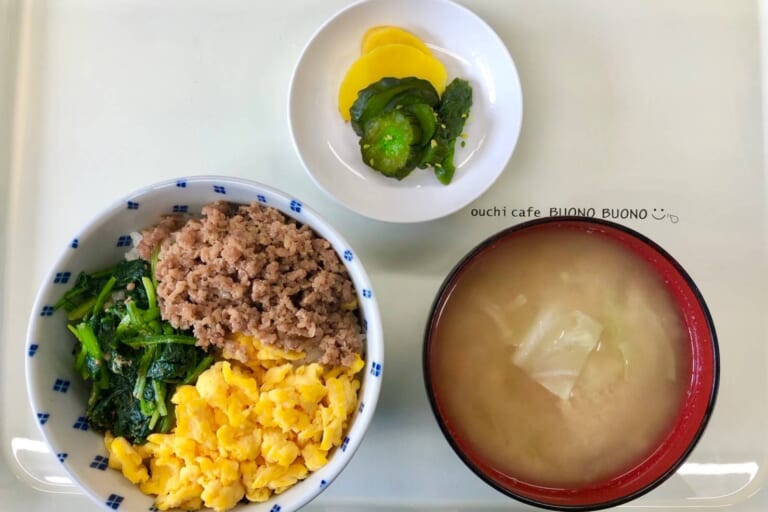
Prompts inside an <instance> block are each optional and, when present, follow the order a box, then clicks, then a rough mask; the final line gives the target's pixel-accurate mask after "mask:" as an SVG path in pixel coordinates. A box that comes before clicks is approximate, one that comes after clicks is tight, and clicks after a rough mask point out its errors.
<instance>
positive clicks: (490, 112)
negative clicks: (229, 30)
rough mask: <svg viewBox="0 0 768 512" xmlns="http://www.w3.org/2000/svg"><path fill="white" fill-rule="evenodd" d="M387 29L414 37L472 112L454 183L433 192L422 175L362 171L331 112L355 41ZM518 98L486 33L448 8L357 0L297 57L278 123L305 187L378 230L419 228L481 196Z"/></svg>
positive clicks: (496, 166)
mask: <svg viewBox="0 0 768 512" xmlns="http://www.w3.org/2000/svg"><path fill="white" fill-rule="evenodd" d="M377 25H394V26H398V27H401V28H404V29H406V30H408V31H411V32H413V33H414V34H416V35H417V36H419V37H420V38H421V39H422V40H423V41H424V42H425V43H426V44H427V46H429V48H430V49H431V50H432V52H433V54H434V55H435V56H436V57H437V58H438V59H439V60H440V61H441V62H442V63H443V65H444V66H445V68H446V71H447V72H448V81H450V80H452V79H453V78H455V77H460V78H464V79H466V80H469V82H470V84H471V85H472V88H473V95H472V99H473V105H472V110H471V112H470V117H469V120H468V122H467V124H466V127H465V130H464V131H465V133H466V134H467V138H466V139H459V140H465V141H466V145H465V147H461V144H460V143H457V146H456V157H455V162H456V174H455V175H454V178H453V181H452V182H451V183H450V184H449V185H447V186H446V185H442V184H441V183H440V182H439V181H438V180H437V178H436V177H435V175H434V173H433V171H432V170H431V169H415V170H414V171H413V173H411V175H410V176H408V177H407V178H405V179H404V180H402V181H397V180H395V179H392V178H386V177H384V176H383V175H381V174H380V173H378V172H376V171H374V170H373V169H371V168H369V167H368V166H366V165H365V164H364V163H363V161H362V159H361V157H360V150H359V146H358V137H357V135H355V133H354V132H353V131H352V127H351V126H350V124H349V123H348V122H345V121H344V120H343V119H342V118H341V116H340V115H339V112H338V101H337V98H338V91H339V85H340V84H341V81H342V79H343V78H344V75H345V73H346V71H347V69H348V68H349V66H350V65H351V64H352V63H353V62H354V61H355V59H357V58H358V57H359V56H360V43H361V40H362V37H363V34H364V33H365V32H366V31H367V30H368V29H369V28H371V27H373V26H377ZM522 115H523V98H522V90H521V88H520V80H519V78H518V74H517V69H516V67H515V64H514V62H513V61H512V58H511V57H510V55H509V52H508V51H507V48H506V47H505V46H504V43H503V42H502V41H501V39H499V37H498V36H497V35H496V33H495V32H494V31H493V29H491V27H489V26H488V25H487V24H486V23H485V22H484V21H483V20H482V19H480V18H479V17H478V16H477V15H476V14H474V13H473V12H472V11H470V10H468V9H467V8H465V7H463V6H461V5H459V4H456V3H454V2H452V1H449V0H364V1H361V2H357V3H354V4H352V5H350V6H348V7H346V8H344V9H342V10H341V11H339V12H338V13H337V14H336V15H334V16H333V17H332V18H331V19H329V20H328V21H327V22H326V23H325V24H323V26H321V27H320V29H319V30H318V31H317V32H316V33H315V35H314V36H313V37H312V39H310V41H309V43H308V44H307V46H306V47H305V48H304V51H303V52H302V54H301V56H300V57H299V61H298V63H297V64H296V68H295V70H294V72H293V77H292V79H291V87H290V92H289V100H288V118H289V123H290V128H291V135H292V137H293V144H294V147H295V148H296V151H297V153H298V155H299V158H300V159H301V161H302V163H303V164H304V167H305V168H306V169H307V171H308V172H309V175H310V176H311V177H312V179H313V180H314V181H315V183H316V184H317V185H318V186H319V187H320V188H321V189H323V190H324V191H325V192H327V193H328V194H329V195H330V196H331V197H333V198H335V199H336V200H337V201H339V202H340V203H341V204H343V205H345V206H346V207H348V208H349V209H351V210H353V211H355V212H357V213H360V214H361V215H365V216H366V217H370V218H372V219H377V220H382V221H388V222H401V223H408V222H423V221H428V220H432V219H437V218H440V217H443V216H445V215H448V214H451V213H453V212H455V211H457V210H459V209H461V208H463V207H464V206H466V205H467V204H469V203H470V202H471V201H473V200H474V199H476V198H477V197H479V196H480V195H481V194H482V193H483V192H485V191H486V190H487V189H488V188H489V187H490V186H491V185H492V184H493V183H494V182H495V181H496V179H497V178H498V177H499V175H500V174H501V172H502V171H503V170H504V168H505V167H506V165H507V163H508V162H509V159H510V157H511V156H512V151H513V150H514V148H515V144H516V143H517V138H518V135H519V134H520V125H521V123H522Z"/></svg>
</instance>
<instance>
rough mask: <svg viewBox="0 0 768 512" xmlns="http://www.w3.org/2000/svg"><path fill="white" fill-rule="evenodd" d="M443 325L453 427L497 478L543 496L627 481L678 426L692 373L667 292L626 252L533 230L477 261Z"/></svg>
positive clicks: (442, 402) (438, 344)
mask: <svg viewBox="0 0 768 512" xmlns="http://www.w3.org/2000/svg"><path fill="white" fill-rule="evenodd" d="M447 292H448V293H449V295H448V298H447V299H446V300H445V302H444V304H443V307H442V309H441V310H440V311H439V312H438V315H439V316H438V319H437V321H436V323H435V324H433V332H432V337H431V341H430V347H429V355H428V357H429V361H430V364H429V368H430V375H429V376H428V378H430V379H431V385H432V389H433V391H434V394H435V399H436V401H437V402H438V403H439V407H440V410H441V413H442V416H443V419H444V420H445V422H446V423H447V425H448V426H449V428H450V429H451V431H452V432H453V433H454V434H455V435H456V436H457V437H458V438H459V439H461V440H462V443H463V444H466V445H467V446H468V447H469V449H470V450H471V451H472V452H474V454H476V455H477V456H478V457H480V458H481V459H482V460H483V461H484V462H485V463H487V464H488V465H490V466H492V467H493V468H494V469H496V470H498V471H500V472H502V473H504V474H506V475H509V476H511V477H515V478H518V479H522V480H524V481H527V482H530V483H534V484H537V485H542V486H552V487H566V488H568V487H578V486H583V485H587V484H590V483H595V482H597V481H601V480H603V479H607V478H611V477H614V476H618V475H619V474H621V473H622V472H623V471H625V470H627V469H629V468H631V467H632V466H633V465H635V464H637V463H638V462H640V461H641V460H642V459H644V458H645V457H646V456H648V455H649V454H650V452H652V450H653V449H654V447H655V446H657V445H658V442H659V441H660V440H661V439H662V438H663V437H664V436H665V434H666V433H667V432H668V431H669V429H670V428H671V426H672V424H673V422H674V420H675V416H676V413H677V411H678V408H679V406H680V404H681V402H682V400H683V395H684V392H685V389H686V385H687V384H686V379H687V375H690V369H689V365H690V362H689V361H690V354H689V352H690V348H689V347H687V346H686V343H685V339H686V338H685V330H684V326H683V323H682V320H681V318H680V315H679V313H678V308H677V307H676V305H675V302H674V299H673V298H672V297H671V295H670V293H669V292H668V289H667V288H666V287H665V284H664V282H662V280H661V278H660V277H659V276H658V275H657V274H656V273H655V271H654V269H653V268H652V267H651V265H650V264H649V263H648V262H646V261H645V260H643V259H642V258H641V257H640V256H639V255H637V254H635V253H634V252H632V251H631V250H630V249H628V248H626V247H624V246H623V245H621V244H620V243H619V242H617V241H615V240H613V239H612V238H609V237H608V236H604V235H601V234H600V233H589V232H586V231H578V230H565V229H546V230H538V231H537V230H534V231H528V232H526V231H523V232H518V233H516V234H514V235H513V236H511V237H508V238H507V239H506V240H503V241H500V242H497V243H496V246H495V247H494V248H493V249H492V250H485V251H483V252H482V253H480V254H479V255H478V256H477V257H475V258H474V259H473V260H472V261H471V262H470V263H469V264H468V266H466V267H465V268H464V269H463V271H462V272H461V273H460V274H459V277H458V278H457V279H456V280H455V281H454V284H453V287H452V288H451V289H449V290H447Z"/></svg>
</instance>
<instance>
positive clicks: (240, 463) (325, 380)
mask: <svg viewBox="0 0 768 512" xmlns="http://www.w3.org/2000/svg"><path fill="white" fill-rule="evenodd" d="M237 341H238V342H239V343H241V344H242V345H244V346H245V349H246V354H247V359H248V364H247V366H243V365H240V364H239V363H230V362H229V361H219V362H217V363H216V364H214V365H213V366H211V367H210V368H209V369H208V370H206V371H205V372H203V373H202V374H201V375H200V376H199V377H198V379H197V382H196V384H195V385H194V386H191V385H187V386H180V387H178V388H177V390H176V393H175V394H174V396H173V398H172V401H173V403H174V404H176V409H175V411H176V428H175V429H174V430H173V431H172V432H171V433H169V434H151V435H150V436H149V437H148V439H147V442H146V443H145V444H144V445H140V446H134V445H131V444H130V443H129V442H128V441H127V440H126V439H125V438H122V437H117V438H115V437H112V436H111V435H110V434H107V435H106V437H105V444H106V446H107V450H108V452H109V465H110V467H112V468H114V469H117V470H120V471H122V473H123V475H125V477H126V478H128V479H129V480H130V481H131V482H133V483H134V484H138V485H139V488H140V489H141V491H142V492H143V493H145V494H151V495H156V496H157V498H156V501H155V504H156V506H157V507H158V508H159V509H160V510H167V509H170V508H181V509H185V510H197V509H200V508H202V507H203V506H205V507H210V508H212V509H214V510H216V511H223V510H228V509H230V508H232V507H234V506H235V505H236V504H237V503H238V502H239V501H240V500H242V499H243V498H247V499H248V500H250V501H255V502H261V501H266V500H267V499H269V498H270V496H272V494H278V493H280V492H282V491H284V490H286V489H287V488H289V487H290V486H292V485H293V484H295V483H296V482H298V481H299V480H302V479H304V478H306V476H307V474H308V473H309V472H311V471H315V470H317V469H319V468H321V467H322V466H323V465H324V464H325V463H326V462H327V461H328V453H329V451H330V450H331V449H333V448H334V447H336V446H339V445H340V444H341V442H342V437H343V433H344V429H345V428H346V427H347V422H348V419H349V417H350V415H351V414H352V412H353V411H354V410H355V407H356V404H357V391H358V389H359V388H360V381H359V380H358V379H356V378H355V374H356V373H358V372H359V371H360V370H361V369H362V368H363V366H364V362H363V360H362V359H360V357H358V358H357V359H356V361H355V364H354V365H352V366H351V367H350V368H341V367H339V368H333V369H328V368H325V367H323V366H322V365H320V364H317V363H312V364H307V365H301V366H294V363H291V361H298V360H301V359H303V358H304V357H305V355H304V354H303V353H301V352H291V351H284V350H280V349H278V348H275V347H272V346H267V345H262V344H261V343H259V342H258V341H257V340H255V339H254V338H250V337H247V336H238V337H237ZM224 355H225V357H226V354H224Z"/></svg>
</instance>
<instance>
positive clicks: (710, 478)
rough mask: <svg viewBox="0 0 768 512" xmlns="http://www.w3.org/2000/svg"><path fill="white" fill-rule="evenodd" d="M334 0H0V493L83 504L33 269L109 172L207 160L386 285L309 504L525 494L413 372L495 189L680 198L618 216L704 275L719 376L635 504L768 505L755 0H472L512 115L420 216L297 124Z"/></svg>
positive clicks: (566, 196) (22, 504)
mask: <svg viewBox="0 0 768 512" xmlns="http://www.w3.org/2000/svg"><path fill="white" fill-rule="evenodd" d="M346 3H347V2H346V0H323V1H312V0H282V1H280V2H272V1H270V2H267V1H259V0H252V1H245V0H233V1H220V2H210V1H202V0H164V1H162V2H159V1H156V0H135V1H127V0H113V1H111V2H105V1H103V0H47V1H45V0H28V1H23V0H0V290H1V292H0V355H2V361H1V362H0V386H1V387H0V407H2V411H1V415H0V434H1V435H0V442H2V457H0V510H3V511H5V510H14V511H15V510H29V511H47V510H52V509H54V508H55V509H56V510H58V511H61V512H70V511H80V510H95V508H96V507H95V506H94V505H92V504H91V503H90V502H89V501H88V500H87V499H86V498H85V497H83V496H82V495H80V494H79V493H77V491H76V490H75V489H74V488H73V487H72V486H71V485H69V484H68V482H67V479H66V475H65V474H64V473H63V472H61V469H60V467H58V466H57V464H56V461H55V459H54V458H53V457H52V456H51V455H50V454H49V453H46V451H45V448H44V445H42V444H41V443H40V439H41V438H40V436H39V434H38V432H37V429H36V426H35V425H34V421H33V416H32V413H31V411H30V409H29V406H28V404H27V400H26V395H25V393H24V376H23V370H22V362H23V357H24V354H23V352H24V333H25V325H26V318H27V316H28V313H29V308H30V306H31V303H32V300H33V296H34V292H35V288H36V286H37V285H38V284H39V282H40V280H41V279H42V276H43V273H44V272H45V271H46V269H47V268H48V266H49V265H51V264H52V263H53V260H54V258H55V257H56V255H57V252H58V250H59V248H61V247H63V246H64V245H66V243H67V241H68V240H69V238H70V234H71V233H73V232H75V231H76V230H77V229H78V228H79V226H81V225H82V224H83V223H84V222H85V221H86V220H87V219H88V218H89V217H90V216H91V215H93V214H94V213H96V212H97V211H99V210H100V209H101V208H102V207H104V206H106V205H107V204H109V203H110V202H112V201H114V200H115V199H117V198H118V197H120V196H121V195H122V194H124V193H126V192H128V191H129V190H131V189H134V188H137V187H139V186H142V185H144V184H146V183H148V182H151V181H155V180H159V179H164V178H170V177H176V176H182V175H190V174H202V173H217V174H228V175H234V176H241V177H248V178H252V179H256V180H258V181H262V182H264V183H266V184H268V185H271V186H274V187H277V188H280V189H283V190H290V191H291V192H292V193H293V194H294V195H295V196H296V197H301V198H302V199H303V200H304V201H305V202H306V203H307V204H310V205H312V206H313V207H314V208H315V209H317V210H318V211H319V212H320V213H321V214H322V215H323V216H325V217H326V218H327V219H329V220H330V221H331V222H332V223H333V224H334V225H335V226H336V227H337V228H338V229H339V230H340V231H341V232H342V233H343V234H344V236H345V237H346V238H347V239H348V240H349V241H350V242H351V243H352V244H353V246H355V247H357V248H359V249H358V252H359V253H360V254H361V257H362V258H363V261H364V262H365V263H366V267H367V269H368V271H369V273H370V274H371V278H372V280H373V281H374V286H375V288H376V290H377V296H378V297H379V300H380V304H381V307H382V314H383V318H384V322H385V335H386V343H387V369H388V371H387V374H386V379H385V382H384V389H383V394H382V397H381V401H380V404H379V408H378V410H377V415H376V418H375V420H374V422H373V424H372V427H371V430H370V432H369V435H368V436H367V437H366V440H365V441H364V443H363V445H362V447H361V448H360V451H359V453H358V454H357V456H356V458H355V460H354V461H353V462H352V464H351V465H350V466H349V467H348V468H347V470H346V471H345V473H344V474H343V475H342V476H341V477H340V478H339V479H338V480H337V481H336V482H335V483H334V484H333V485H332V486H331V488H330V489H329V490H328V491H327V492H326V493H325V494H324V495H322V496H321V497H320V498H318V500H316V502H315V504H314V505H312V506H311V507H310V508H311V509H314V510H322V511H346V510H371V509H374V508H375V509H376V510H379V509H380V510H451V511H454V510H455V511H459V510H480V509H482V510H509V509H518V508H523V507H522V506H520V505H517V504H516V503H515V502H512V501H510V500H508V499H506V498H504V497H503V496H501V495H499V494H497V493H495V492H494V491H492V490H490V489H489V488H487V487H486V486H485V485H484V484H482V483H481V482H479V481H478V480H477V479H476V478H475V477H474V476H473V475H472V474H471V473H470V472H469V471H468V470H466V469H465V468H464V467H463V466H462V465H461V463H460V462H459V461H458V459H457V458H456V457H455V456H454V455H453V453H452V451H451V450H450V448H449V447H448V445H447V443H446V442H445V441H444V440H443V439H442V437H441V435H440V433H439V431H438V429H437V427H436V425H435V422H434V420H433V418H432V415H431V412H430V411H429V409H428V407H427V402H426V397H425V394H424V391H423V385H422V379H421V374H420V369H421V366H420V355H421V336H422V333H423V328H424V322H425V319H426V313H427V310H428V308H429V306H430V304H431V300H432V297H433V296H434V293H435V292H436V291H437V288H438V286H439V284H440V282H441V280H442V278H443V277H444V276H445V275H446V273H447V272H448V271H449V269H450V268H451V267H452V265H453V264H454V263H455V262H456V261H457V260H458V259H459V257H460V256H461V255H462V254H463V253H464V252H465V251H466V250H468V249H469V248H470V247H471V246H473V245H474V244H475V243H477V242H479V241H480V240H482V239H483V238H485V237H486V236H488V235H490V234H491V233H493V232H495V231H497V230H499V229H501V228H503V227H505V226H508V225H510V224H512V223H515V222H518V221H519V219H512V218H479V217H473V216H472V215H471V208H473V207H482V208H488V207H493V206H503V205H506V206H508V207H510V208H511V207H527V206H533V207H536V208H540V209H542V210H543V211H544V212H545V214H546V213H548V212H549V209H550V208H553V207H571V206H572V207H584V208H590V207H594V208H595V209H596V211H597V214H598V215H601V212H602V209H603V208H622V207H628V208H636V209H643V208H645V209H647V210H652V209H653V208H665V209H666V211H667V212H669V213H673V214H674V215H676V216H677V217H678V218H679V222H677V223H672V222H653V221H650V220H644V221H640V220H633V221H627V222H626V223H627V224H628V225H629V226H630V227H633V228H635V229H638V230H640V231H642V232H644V233H645V234H647V235H649V236H650V237H651V238H653V239H655V240H656V241H657V242H659V243H661V244H662V245H663V246H664V247H665V248H667V249H668V250H669V251H670V252H671V253H672V254H673V255H675V256H676V257H677V258H678V259H679V260H680V261H681V263H683V265H684V266H685V267H686V268H687V269H688V270H689V272H690V273H691V274H692V275H693V277H694V278H695V279H696V280H697V283H698V284H699V286H700V288H701V289H702V292H703V293H704V295H705V297H706V298H707V301H708V303H709V306H710V308H711V310H712V312H713V316H714V318H715V323H716V326H717V328H718V333H719V336H720V343H721V351H722V357H723V374H722V380H721V392H720V397H719V400H718V404H717V409H716V413H715V415H714V416H713V419H712V422H711V424H710V427H709V428H708V430H707V432H706V433H705V435H704V437H703V438H702V440H701V443H700V444H699V446H698V447H697V449H696V450H695V451H694V453H693V454H692V455H691V458H690V460H689V463H688V464H686V465H684V466H683V467H682V468H681V470H680V471H679V472H678V474H677V475H675V476H674V477H672V478H671V479H670V480H669V481H668V482H666V483H665V484H663V485H662V486H661V487H659V488H658V489H657V490H655V491H653V492H651V493H650V494H649V495H647V496H645V497H643V498H641V499H640V500H638V501H636V502H634V503H632V504H631V505H628V508H638V509H641V510H652V509H653V510H673V509H678V508H689V509H702V508H705V507H724V508H727V509H729V510H743V511H750V512H751V511H762V510H766V509H767V508H768V491H764V490H763V487H764V473H765V471H766V454H767V453H768V442H767V441H768V439H766V432H768V411H767V410H766V407H767V406H768V399H767V398H766V395H767V393H766V391H767V390H768V386H766V384H767V382H766V371H765V370H766V365H767V364H768V359H767V358H766V354H767V353H768V351H767V350H766V347H765V345H766V341H768V339H767V338H768V335H767V330H766V320H765V319H763V318H762V317H763V316H764V315H765V311H766V309H768V308H767V306H768V300H767V298H766V289H768V279H766V275H767V272H766V261H768V257H767V256H768V245H767V243H766V225H767V222H766V221H767V212H766V201H765V197H766V190H767V189H766V172H765V165H764V158H763V147H764V142H765V138H764V134H763V129H764V128H763V127H764V123H763V119H764V118H765V116H764V115H763V113H764V111H765V106H764V101H763V98H764V97H765V96H764V94H763V93H762V90H761V83H762V76H761V69H762V68H764V66H765V62H766V60H765V58H764V57H765V55H764V52H765V48H768V46H767V45H766V44H765V43H766V41H768V39H765V36H764V35H763V34H762V33H761V30H760V28H761V27H765V26H768V25H766V24H765V20H766V19H768V18H766V16H765V9H764V8H763V6H762V5H761V3H759V2H755V1H746V0H720V1H716V0H644V1H637V0H634V1H630V0H583V1H571V2H565V1H555V0H510V1H503V0H462V2H461V3H463V4H465V5H467V6H468V7H470V8H471V9H473V10H474V11H475V12H477V13H478V14H479V15H480V16H481V17H483V18H484V19H486V20H487V21H488V22H489V24H490V25H491V26H492V27H493V28H494V29H495V30H496V31H497V32H498V33H499V35H500V36H501V38H502V39H503V40H504V42H505V43H506V45H507V46H508V48H509V50H510V52H511V54H512V56H513V58H514V59H515V62H516V64H517V66H518V70H519V73H520V76H521V80H522V86H523V92H524V103H525V114H524V120H523V130H522V134H521V138H520V142H519V145H518V147H517V150H516V152H515V154H514V156H513V158H512V161H511V162H510V164H509V165H508V167H507V169H506V171H505V173H504V175H503V176H502V178H501V179H500V180H499V181H498V182H497V183H496V184H495V185H494V187H493V188H492V189H491V190H490V191H489V192H487V193H486V194H485V195H484V196H482V197H481V198H480V199H478V200H477V201H476V202H475V203H473V204H472V205H470V207H468V208H467V209H465V210H462V211H460V212H457V213H456V214H454V215H452V216H450V217H447V218H445V219H441V220H438V221H434V222H430V223H424V224H419V225H410V226H398V225H390V224H384V223H378V222H375V221H371V220H368V219H365V218H363V217H360V216H358V215H355V214H353V213H350V212H348V211H347V210H345V209H344V208H342V207H340V206H338V205H337V204H335V203H334V202H333V201H332V200H331V199H329V198H328V197H327V196H326V195H325V194H323V193H322V192H321V191H320V190H318V189H317V188H316V187H314V186H313V184H312V183H311V181H310V180H309V178H308V177H307V175H306V173H305V171H304V170H303V168H302V167H301V164H300V162H299V160H298V158H297V157H296V155H295V154H294V152H293V149H292V147H291V143H290V135H289V131H288V126H287V120H286V96H287V90H288V82H289V79H290V75H291V71H292V69H293V65H294V63H295V61H296V59H297V57H298V55H299V53H300V51H301V48H302V47H303V45H304V44H305V43H306V42H307V41H308V39H309V38H310V36H311V35H312V33H313V32H314V31H315V30H316V29H317V27H319V25H320V24H321V23H322V22H323V21H324V20H325V19H326V18H328V17H329V16H331V15H332V14H333V13H334V12H335V11H336V10H337V9H339V8H340V7H342V6H343V5H345V4H346ZM761 20H763V21H762V22H761ZM436 22H439V15H436ZM761 41H762V43H761ZM761 62H762V63H763V66H762V67H761Z"/></svg>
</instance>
